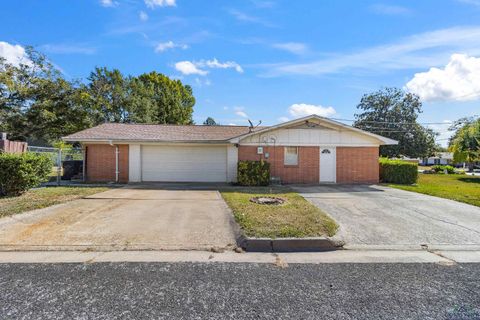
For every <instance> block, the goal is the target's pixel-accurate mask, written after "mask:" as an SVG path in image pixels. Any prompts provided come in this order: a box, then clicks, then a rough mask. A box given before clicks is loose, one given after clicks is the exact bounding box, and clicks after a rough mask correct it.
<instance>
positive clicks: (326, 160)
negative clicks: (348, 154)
mask: <svg viewBox="0 0 480 320" xmlns="http://www.w3.org/2000/svg"><path fill="white" fill-rule="evenodd" d="M336 158H337V157H336V149H335V147H328V148H320V183H328V182H329V183H335V182H336V176H337V174H336V172H337V161H336Z"/></svg>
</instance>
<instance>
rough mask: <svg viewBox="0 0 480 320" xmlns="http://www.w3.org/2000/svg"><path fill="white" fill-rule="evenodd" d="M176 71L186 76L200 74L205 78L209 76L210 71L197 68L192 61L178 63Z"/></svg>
mask: <svg viewBox="0 0 480 320" xmlns="http://www.w3.org/2000/svg"><path fill="white" fill-rule="evenodd" d="M175 69H177V70H178V71H180V72H181V73H183V74H185V75H189V74H198V75H200V76H205V75H207V74H208V71H206V70H202V69H199V68H197V66H196V65H195V64H194V63H193V62H191V61H180V62H177V63H175Z"/></svg>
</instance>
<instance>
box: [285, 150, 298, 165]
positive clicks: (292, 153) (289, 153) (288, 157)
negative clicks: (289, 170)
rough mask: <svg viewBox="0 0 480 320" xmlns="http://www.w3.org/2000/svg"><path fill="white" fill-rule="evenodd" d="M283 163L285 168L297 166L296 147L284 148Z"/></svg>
mask: <svg viewBox="0 0 480 320" xmlns="http://www.w3.org/2000/svg"><path fill="white" fill-rule="evenodd" d="M283 163H284V164H285V165H286V166H296V165H298V147H285V158H284V161H283Z"/></svg>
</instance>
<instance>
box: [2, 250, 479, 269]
mask: <svg viewBox="0 0 480 320" xmlns="http://www.w3.org/2000/svg"><path fill="white" fill-rule="evenodd" d="M99 262H231V263H272V264H277V265H280V266H282V265H288V264H289V263H311V264H319V263H440V264H455V263H480V251H465V250H459V251H426V250H408V251H402V250H338V251H329V252H292V253H256V252H255V253H253V252H252V253H235V252H232V251H227V252H224V253H213V252H208V251H108V252H98V251H97V252H91V251H2V252H0V263H99Z"/></svg>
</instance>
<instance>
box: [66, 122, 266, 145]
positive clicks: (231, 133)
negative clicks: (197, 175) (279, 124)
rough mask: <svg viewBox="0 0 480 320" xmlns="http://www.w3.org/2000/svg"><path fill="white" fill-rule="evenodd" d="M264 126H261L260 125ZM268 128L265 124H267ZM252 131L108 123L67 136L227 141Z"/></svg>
mask: <svg viewBox="0 0 480 320" xmlns="http://www.w3.org/2000/svg"><path fill="white" fill-rule="evenodd" d="M260 128H261V127H259V128H257V130H258V129H260ZM263 128H265V127H263ZM248 132H249V127H248V126H199V125H167V124H126V123H105V124H101V125H99V126H96V127H93V128H90V129H86V130H83V131H79V132H77V133H74V134H71V135H69V136H66V137H64V138H63V139H64V140H66V141H86V140H117V141H118V140H125V141H192V142H194V141H218V142H219V141H225V140H229V139H231V138H234V137H237V136H240V135H243V134H246V133H248Z"/></svg>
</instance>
